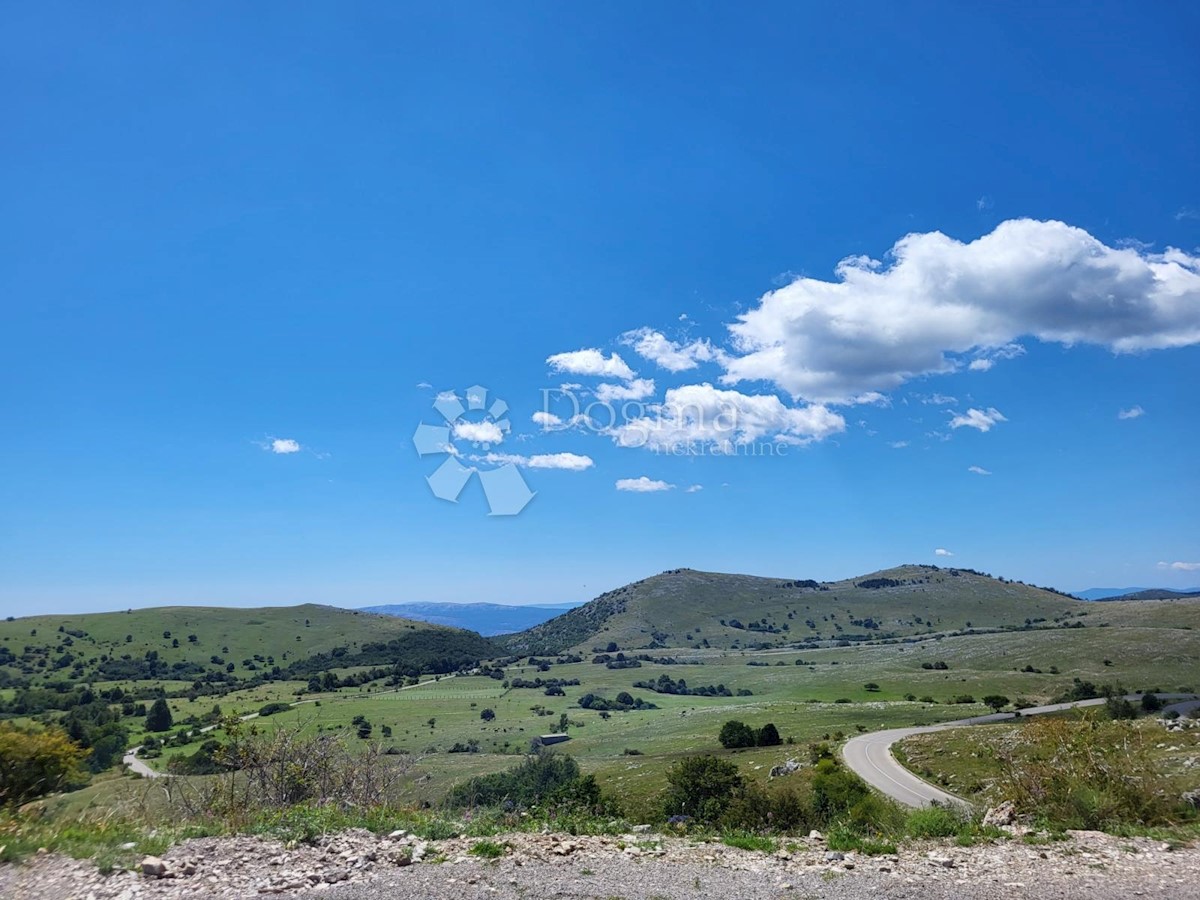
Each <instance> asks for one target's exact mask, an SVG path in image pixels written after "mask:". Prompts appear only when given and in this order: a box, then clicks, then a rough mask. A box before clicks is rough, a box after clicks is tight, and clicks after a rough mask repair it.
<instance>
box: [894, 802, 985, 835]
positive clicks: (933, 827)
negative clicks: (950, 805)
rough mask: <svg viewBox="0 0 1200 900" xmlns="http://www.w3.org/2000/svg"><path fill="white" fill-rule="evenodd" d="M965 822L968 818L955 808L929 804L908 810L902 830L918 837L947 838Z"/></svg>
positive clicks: (961, 827) (960, 829)
mask: <svg viewBox="0 0 1200 900" xmlns="http://www.w3.org/2000/svg"><path fill="white" fill-rule="evenodd" d="M967 824H969V820H968V819H967V818H966V817H965V816H964V815H963V814H962V813H959V812H958V811H956V810H953V809H947V808H946V807H944V806H929V807H926V808H925V809H914V810H913V811H912V812H910V813H909V814H908V821H907V822H906V823H905V829H904V830H905V831H906V832H908V834H909V835H910V836H912V837H914V838H918V839H926V838H947V837H952V836H954V835H956V834H958V833H959V832H960V831H962V830H963V827H964V825H967Z"/></svg>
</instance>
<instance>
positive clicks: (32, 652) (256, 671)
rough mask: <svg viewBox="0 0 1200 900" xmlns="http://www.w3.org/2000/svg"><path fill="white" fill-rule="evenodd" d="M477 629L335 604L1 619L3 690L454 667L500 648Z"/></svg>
mask: <svg viewBox="0 0 1200 900" xmlns="http://www.w3.org/2000/svg"><path fill="white" fill-rule="evenodd" d="M497 652H498V650H497V648H496V647H495V646H494V645H493V644H491V643H490V642H489V641H487V640H485V639H484V638H482V637H480V636H479V635H478V634H475V633H474V632H470V631H463V630H461V629H455V628H447V627H445V626H440V625H432V624H429V623H427V622H419V621H415V620H412V619H403V618H397V617H395V616H382V615H373V614H371V613H365V612H358V611H354V610H344V609H336V608H334V607H331V606H319V605H315V604H306V605H303V606H288V607H263V608H251V609H245V608H230V607H201V606H167V607H159V608H151V609H136V610H128V611H126V612H110V613H89V614H82V615H67V616H61V615H55V616H24V617H21V618H19V619H9V620H7V621H4V622H0V687H3V686H13V685H19V684H23V683H25V684H38V683H42V682H48V681H56V682H83V681H97V682H104V681H115V680H123V679H147V678H154V679H170V680H179V681H196V680H203V681H207V682H213V683H220V682H224V683H227V684H228V683H231V682H236V681H242V680H253V679H260V678H278V677H281V676H283V675H288V674H291V675H295V676H297V677H300V676H302V677H304V678H307V677H308V675H309V674H311V673H312V672H314V671H322V670H324V669H325V668H329V667H331V666H335V665H336V666H351V665H388V664H394V663H396V662H402V663H405V664H408V665H414V666H416V667H418V668H420V667H423V666H426V665H428V664H430V663H431V662H433V661H436V660H442V659H445V660H449V661H451V662H453V664H454V665H455V666H457V665H461V664H463V663H465V662H467V661H471V660H479V659H486V658H489V657H492V656H494V655H496V653H497Z"/></svg>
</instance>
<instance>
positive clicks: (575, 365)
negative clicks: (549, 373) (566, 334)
mask: <svg viewBox="0 0 1200 900" xmlns="http://www.w3.org/2000/svg"><path fill="white" fill-rule="evenodd" d="M546 363H547V365H549V366H550V368H551V369H552V370H553V371H555V372H564V373H567V374H570V375H599V376H600V377H602V378H619V379H621V380H622V381H628V380H630V379H631V378H633V375H634V373H633V370H632V369H631V368H629V366H627V365H626V364H625V360H623V359H621V357H620V356H618V355H617V354H616V353H613V354H612V355H611V356H605V355H604V354H603V353H602V352H601V351H599V350H594V349H584V350H571V351H569V352H567V353H555V354H554V355H553V356H549V357H547V358H546Z"/></svg>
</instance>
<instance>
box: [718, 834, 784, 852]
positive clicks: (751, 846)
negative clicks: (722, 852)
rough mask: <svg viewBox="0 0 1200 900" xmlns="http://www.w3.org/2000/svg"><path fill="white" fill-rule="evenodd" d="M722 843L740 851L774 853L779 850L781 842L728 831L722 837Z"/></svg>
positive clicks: (758, 835)
mask: <svg viewBox="0 0 1200 900" xmlns="http://www.w3.org/2000/svg"><path fill="white" fill-rule="evenodd" d="M721 843H723V844H725V845H726V846H729V847H737V848H738V849H739V850H755V851H757V852H759V853H774V852H775V851H776V850H778V849H779V842H778V841H776V840H775V839H774V838H771V837H767V836H766V835H762V834H751V833H749V832H746V831H727V832H725V833H724V834H723V835H721Z"/></svg>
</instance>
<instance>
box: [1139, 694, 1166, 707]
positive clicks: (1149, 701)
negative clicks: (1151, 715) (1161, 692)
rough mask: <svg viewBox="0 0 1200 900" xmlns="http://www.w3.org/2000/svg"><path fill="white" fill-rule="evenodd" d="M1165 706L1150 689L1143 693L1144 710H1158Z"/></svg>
mask: <svg viewBox="0 0 1200 900" xmlns="http://www.w3.org/2000/svg"><path fill="white" fill-rule="evenodd" d="M1162 708H1163V702H1162V701H1161V700H1159V699H1158V695H1157V694H1152V693H1150V692H1149V691H1147V692H1146V693H1144V694H1142V712H1158V711H1159V710H1160V709H1162Z"/></svg>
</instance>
